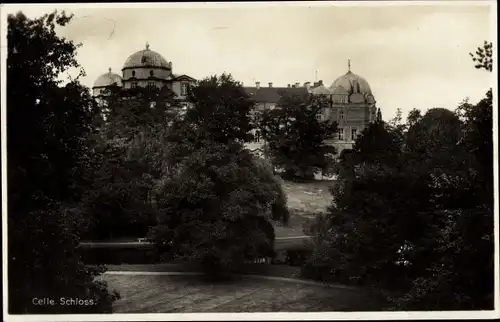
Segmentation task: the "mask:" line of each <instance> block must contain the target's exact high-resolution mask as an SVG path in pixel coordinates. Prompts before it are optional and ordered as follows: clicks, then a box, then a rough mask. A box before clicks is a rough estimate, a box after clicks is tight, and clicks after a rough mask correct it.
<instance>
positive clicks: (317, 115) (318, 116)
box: [316, 112, 344, 121]
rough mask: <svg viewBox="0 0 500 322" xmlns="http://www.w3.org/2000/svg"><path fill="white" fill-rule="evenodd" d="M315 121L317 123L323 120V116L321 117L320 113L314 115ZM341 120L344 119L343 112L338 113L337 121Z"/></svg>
mask: <svg viewBox="0 0 500 322" xmlns="http://www.w3.org/2000/svg"><path fill="white" fill-rule="evenodd" d="M316 119H317V120H318V121H321V120H322V119H323V115H322V113H318V114H316ZM343 119H344V112H340V113H339V120H343Z"/></svg>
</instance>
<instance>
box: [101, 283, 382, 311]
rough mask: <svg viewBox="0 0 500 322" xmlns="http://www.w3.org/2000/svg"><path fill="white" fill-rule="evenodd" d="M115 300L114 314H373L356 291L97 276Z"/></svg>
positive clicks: (372, 304) (367, 300)
mask: <svg viewBox="0 0 500 322" xmlns="http://www.w3.org/2000/svg"><path fill="white" fill-rule="evenodd" d="M100 278H103V279H105V280H106V281H107V282H108V286H109V288H110V289H114V290H117V291H118V292H119V293H120V294H121V299H120V300H118V301H117V302H115V304H114V313H174V312H175V313H189V312H194V313H196V312H198V313H203V312H280V311H281V312H283V311H284V312H314V311H316V312H321V311H366V310H375V309H377V308H376V304H375V303H376V302H375V301H372V300H371V299H370V298H369V297H368V295H366V294H363V293H361V292H359V291H356V290H351V289H345V288H336V287H326V286H320V285H308V284H302V283H300V282H295V281H292V282H290V281H274V280H264V279H258V278H252V277H244V276H239V277H236V278H235V279H233V280H231V281H229V282H218V283H213V282H207V281H205V280H203V279H202V278H201V277H199V276H169V275H108V274H106V275H102V276H101V277H100Z"/></svg>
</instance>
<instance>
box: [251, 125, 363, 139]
mask: <svg viewBox="0 0 500 322" xmlns="http://www.w3.org/2000/svg"><path fill="white" fill-rule="evenodd" d="M357 136H358V130H357V129H355V128H352V129H351V140H353V141H355V140H356V137H357ZM337 139H338V140H342V141H343V140H345V138H344V129H343V128H339V129H338V130H337ZM254 141H255V142H259V141H260V133H259V132H255V133H254Z"/></svg>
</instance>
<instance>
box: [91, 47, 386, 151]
mask: <svg viewBox="0 0 500 322" xmlns="http://www.w3.org/2000/svg"><path fill="white" fill-rule="evenodd" d="M121 72H122V73H121V75H118V74H116V73H113V72H112V71H111V68H110V69H109V70H108V72H107V73H105V74H102V75H100V76H99V77H98V78H97V79H96V81H95V82H94V85H93V87H92V91H93V96H94V97H96V98H97V99H99V98H102V97H103V96H104V94H105V92H104V91H105V89H106V88H108V87H110V86H113V85H114V86H119V87H122V88H125V89H130V88H135V87H138V86H139V87H146V86H155V87H158V88H162V87H164V86H166V87H168V88H169V89H171V90H172V91H173V92H174V93H175V94H176V95H177V97H178V98H179V99H180V100H183V99H185V98H186V94H187V88H188V86H191V85H194V84H196V79H194V78H192V77H190V76H188V75H185V74H174V73H173V70H172V62H169V61H167V60H166V59H165V58H164V57H163V56H162V55H160V54H159V53H157V52H155V51H153V50H151V49H150V48H149V45H148V44H146V47H145V49H143V50H139V51H137V52H135V53H133V54H131V55H130V56H129V57H128V58H127V59H126V60H125V63H124V64H123V67H122V70H121ZM243 89H244V91H245V92H246V93H247V94H248V96H249V97H250V98H251V99H252V100H254V102H255V109H254V112H259V111H263V110H265V109H273V108H276V107H279V106H278V104H279V101H280V99H281V97H282V96H283V95H325V96H327V97H328V98H329V101H330V104H329V106H328V107H325V108H324V109H323V110H322V111H320V113H318V116H317V117H318V119H319V120H323V121H330V122H337V124H338V132H337V133H335V135H334V137H333V138H332V139H330V140H329V141H328V143H329V144H331V145H333V146H334V147H335V148H336V150H337V152H338V154H340V152H342V150H344V149H351V148H352V147H353V145H354V142H355V140H356V137H357V136H358V135H359V134H360V133H361V132H362V131H363V130H364V129H365V128H366V127H367V126H368V124H369V123H370V122H373V121H375V119H376V115H377V108H376V101H375V98H374V96H373V93H372V90H371V87H370V85H369V84H368V82H367V81H366V80H365V79H364V78H363V77H361V76H359V75H356V74H354V73H353V72H352V71H351V64H350V61H349V63H348V71H347V73H345V74H344V75H342V76H340V77H338V78H337V79H336V80H335V81H333V83H332V84H331V85H330V87H328V88H327V87H325V85H324V84H323V81H322V80H320V81H318V82H314V83H313V84H312V85H311V83H310V82H306V83H304V84H303V85H302V86H301V85H300V83H295V84H292V85H290V84H289V85H288V86H287V87H274V86H273V83H268V86H261V85H260V82H256V83H255V86H252V87H243ZM254 134H255V141H254V142H251V143H248V144H247V147H248V148H250V149H251V150H254V151H259V150H260V151H262V147H263V145H264V141H263V140H262V139H261V138H260V137H259V135H258V132H255V133H254ZM338 154H337V155H338Z"/></svg>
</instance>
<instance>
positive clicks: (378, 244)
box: [304, 45, 494, 310]
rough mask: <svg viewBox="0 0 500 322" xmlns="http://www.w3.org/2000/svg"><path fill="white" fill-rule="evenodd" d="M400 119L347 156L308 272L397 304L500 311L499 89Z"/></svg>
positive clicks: (375, 128)
mask: <svg viewBox="0 0 500 322" xmlns="http://www.w3.org/2000/svg"><path fill="white" fill-rule="evenodd" d="M485 47H486V48H485V49H483V51H478V52H482V53H483V52H485V53H486V56H488V54H487V53H488V49H489V48H490V45H485ZM488 59H491V54H489V57H486V58H483V60H488ZM490 64H491V63H485V64H484V66H483V67H482V68H484V69H486V70H491V69H490V67H489V66H490ZM396 119H399V120H400V119H401V117H397V118H396ZM396 119H395V120H394V122H391V124H385V123H384V122H380V121H377V122H374V123H373V124H371V125H370V126H369V127H368V128H367V129H366V130H365V132H364V133H363V135H362V136H361V137H359V138H358V140H357V141H356V144H355V146H354V148H353V150H352V151H347V152H345V153H343V155H342V158H341V162H340V167H339V176H340V182H339V184H338V185H337V186H336V188H335V190H334V191H333V197H334V200H333V202H332V205H331V207H330V209H329V211H328V213H327V214H325V215H322V216H321V217H320V218H318V219H317V221H316V222H315V225H313V227H312V229H311V230H312V231H313V232H314V233H315V236H316V237H315V250H314V252H313V255H312V257H311V258H310V260H309V262H308V263H307V264H306V265H305V266H304V273H305V274H307V275H309V276H313V277H315V278H321V279H336V280H343V281H351V282H354V281H356V282H358V283H363V284H365V285H372V286H373V285H376V286H378V287H381V288H382V289H385V290H387V291H388V293H387V295H388V299H389V300H391V303H392V304H393V307H394V308H399V309H406V310H419V309H425V310H429V309H438V310H450V309H453V310H458V309H492V307H493V281H494V275H493V274H494V272H493V190H492V189H493V181H492V176H493V172H492V168H493V163H492V160H493V143H492V95H491V90H490V91H489V92H488V93H487V95H486V97H485V98H484V99H483V100H481V101H480V102H478V103H477V104H475V105H472V104H469V103H468V102H464V103H463V104H462V105H461V106H460V107H459V109H458V110H457V111H456V112H452V111H449V110H445V109H430V110H428V111H427V113H425V115H422V114H421V113H420V112H419V111H418V110H413V111H411V112H410V114H409V115H408V119H407V124H405V125H401V124H398V123H400V121H398V120H396Z"/></svg>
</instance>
